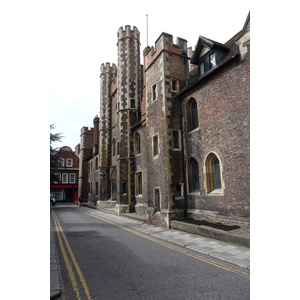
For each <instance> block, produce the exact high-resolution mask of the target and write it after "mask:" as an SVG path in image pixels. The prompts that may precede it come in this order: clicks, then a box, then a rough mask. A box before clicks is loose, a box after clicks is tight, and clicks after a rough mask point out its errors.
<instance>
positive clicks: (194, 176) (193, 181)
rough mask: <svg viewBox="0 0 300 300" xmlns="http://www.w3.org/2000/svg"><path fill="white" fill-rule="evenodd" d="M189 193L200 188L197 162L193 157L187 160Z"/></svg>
mask: <svg viewBox="0 0 300 300" xmlns="http://www.w3.org/2000/svg"><path fill="white" fill-rule="evenodd" d="M188 180H189V193H192V192H196V191H199V190H200V187H199V170H198V163H197V161H196V160H195V159H194V158H191V159H190V160H189V162H188Z"/></svg>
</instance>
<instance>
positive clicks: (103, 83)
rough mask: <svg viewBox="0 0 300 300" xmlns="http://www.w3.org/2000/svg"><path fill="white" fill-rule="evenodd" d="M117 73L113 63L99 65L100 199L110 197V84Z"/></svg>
mask: <svg viewBox="0 0 300 300" xmlns="http://www.w3.org/2000/svg"><path fill="white" fill-rule="evenodd" d="M116 74H117V67H116V65H115V64H112V66H110V64H109V63H106V65H104V64H102V65H101V67H100V120H99V123H100V127H99V154H100V155H99V156H100V157H99V177H100V200H109V199H110V172H109V167H110V164H111V108H112V107H111V84H112V82H113V80H114V79H115V77H116Z"/></svg>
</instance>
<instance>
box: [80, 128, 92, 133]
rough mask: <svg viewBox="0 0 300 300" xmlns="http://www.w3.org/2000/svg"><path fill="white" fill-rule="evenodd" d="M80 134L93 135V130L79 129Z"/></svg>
mask: <svg viewBox="0 0 300 300" xmlns="http://www.w3.org/2000/svg"><path fill="white" fill-rule="evenodd" d="M81 134H94V128H93V127H91V128H89V127H82V128H81Z"/></svg>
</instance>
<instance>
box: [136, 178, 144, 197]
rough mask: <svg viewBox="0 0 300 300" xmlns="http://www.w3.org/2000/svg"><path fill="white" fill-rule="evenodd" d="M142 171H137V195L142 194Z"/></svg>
mask: <svg viewBox="0 0 300 300" xmlns="http://www.w3.org/2000/svg"><path fill="white" fill-rule="evenodd" d="M142 194H143V190H142V172H138V173H135V195H136V196H137V195H142Z"/></svg>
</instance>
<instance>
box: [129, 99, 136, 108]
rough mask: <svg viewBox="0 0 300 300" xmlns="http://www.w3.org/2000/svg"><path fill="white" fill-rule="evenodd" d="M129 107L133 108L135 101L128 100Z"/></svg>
mask: <svg viewBox="0 0 300 300" xmlns="http://www.w3.org/2000/svg"><path fill="white" fill-rule="evenodd" d="M130 107H131V108H135V99H130Z"/></svg>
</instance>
